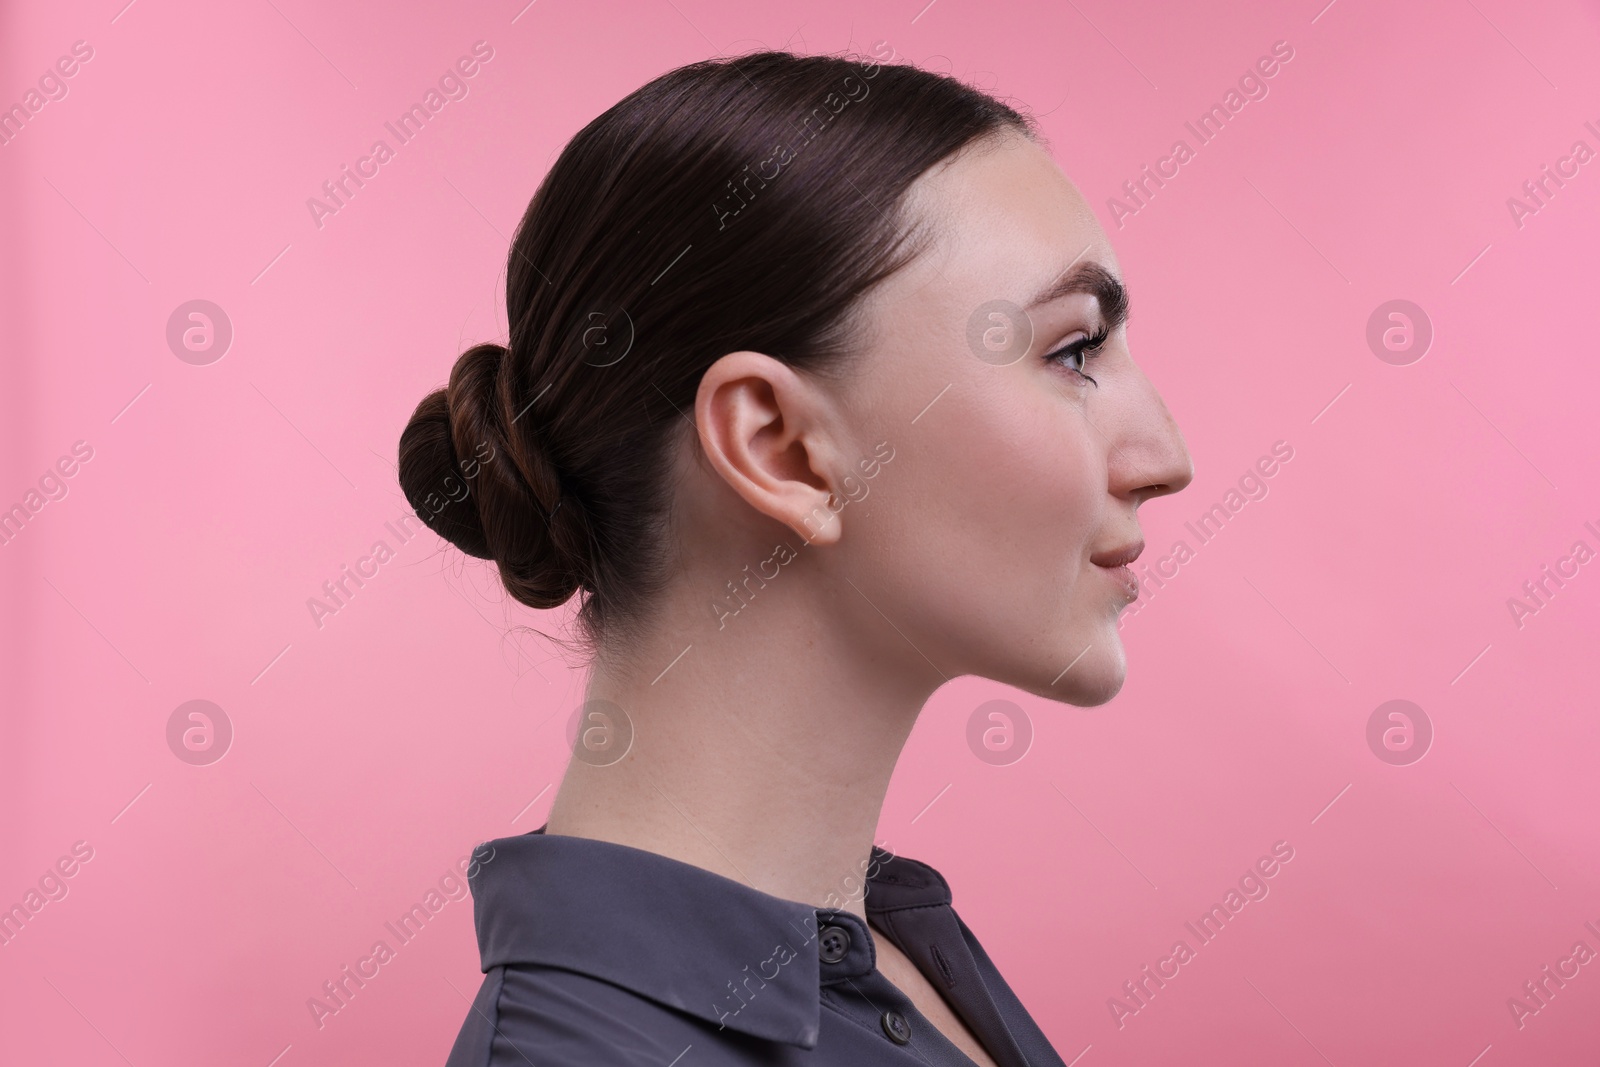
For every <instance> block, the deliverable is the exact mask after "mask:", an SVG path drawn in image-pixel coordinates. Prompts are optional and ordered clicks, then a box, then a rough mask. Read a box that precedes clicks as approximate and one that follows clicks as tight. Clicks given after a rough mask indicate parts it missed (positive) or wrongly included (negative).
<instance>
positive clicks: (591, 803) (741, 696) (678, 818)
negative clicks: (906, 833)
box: [546, 564, 944, 918]
mask: <svg viewBox="0 0 1600 1067" xmlns="http://www.w3.org/2000/svg"><path fill="white" fill-rule="evenodd" d="M790 566H795V565H794V564H790ZM784 578H787V579H789V581H788V582H787V583H786V582H785V581H784ZM810 588H815V587H814V586H813V585H811V584H810V583H807V582H803V581H802V580H801V576H800V575H792V576H791V575H787V574H786V575H784V576H783V578H780V579H779V580H777V581H776V582H773V583H771V586H770V587H769V588H767V589H764V590H763V591H762V593H761V596H760V598H759V599H756V600H752V601H751V602H750V603H748V604H746V605H745V606H744V607H743V608H742V609H741V610H740V612H739V613H738V616H737V617H735V618H726V619H723V620H722V622H723V625H722V627H721V628H720V629H719V628H718V626H717V623H716V621H715V620H714V618H713V616H712V613H711V612H709V611H708V610H707V608H706V607H705V604H704V598H703V597H698V598H693V600H694V603H680V604H678V605H677V607H676V609H674V610H669V611H667V612H665V613H664V615H665V616H666V617H667V618H669V619H670V620H672V624H670V625H663V626H661V627H659V628H658V630H657V631H656V632H655V633H654V634H653V635H651V636H647V637H646V638H645V639H643V640H642V641H640V642H639V643H638V644H637V645H636V647H635V648H634V649H633V650H631V652H630V654H629V656H628V660H627V662H626V663H621V662H617V661H615V660H614V659H613V660H608V659H607V657H606V656H605V654H604V653H602V655H601V657H600V658H599V659H598V660H597V662H596V664H595V667H594V670H593V672H592V674H591V676H590V681H589V686H588V693H587V697H588V698H589V699H591V700H593V699H596V698H600V699H604V700H607V701H610V702H611V703H613V704H615V705H617V706H618V707H620V708H621V709H623V711H624V712H625V714H626V716H627V720H628V724H629V725H630V726H631V728H632V734H633V738H632V743H631V746H630V748H629V749H628V751H627V754H626V755H625V756H623V757H622V758H621V759H619V760H617V761H616V762H613V763H609V765H605V766H598V765H595V764H596V763H597V762H599V761H592V760H586V759H584V758H582V754H581V750H580V755H579V756H575V757H574V758H573V759H572V760H571V762H570V763H569V764H568V767H567V772H566V776H565V777H564V778H563V780H562V783H561V788H560V789H559V790H558V791H557V794H556V798H555V801H554V803H553V805H552V807H551V811H550V816H549V819H548V821H547V824H546V832H547V833H552V834H565V835H572V836H577V837H589V838H596V839H600V840H604V841H611V842H614V843H617V844H623V845H630V846H632V847H634V848H640V849H645V850H647V851H650V852H655V853H658V854H661V855H665V856H669V857H671V858H673V859H677V860H680V861H682V862H685V863H691V864H694V865H695V866H698V867H702V868H705V869H707V870H710V871H714V872H716V873H718V874H721V875H724V876H725V877H728V878H732V879H734V880H736V881H739V882H742V883H744V884H746V885H749V886H752V887H753V888H755V889H758V890H760V891H762V892H765V893H769V894H771V895H773V896H777V897H782V898H784V899H787V900H796V901H801V902H804V903H807V904H811V905H812V906H814V907H835V908H840V909H842V910H848V911H853V912H855V913H856V914H857V915H860V916H862V917H863V918H865V912H864V909H863V908H862V904H861V894H862V891H863V890H862V880H863V873H864V871H865V870H866V867H867V863H868V860H869V857H870V854H871V849H872V845H873V834H874V832H875V830H876V828H877V825H878V817H879V814H880V812H881V810H882V807H883V800H884V795H885V793H886V792H887V790H888V788H889V780H890V777H891V775H892V774H893V772H894V766H895V762H896V761H897V760H898V759H899V756H900V752H901V749H902V748H903V747H904V745H905V742H906V738H907V736H908V735H909V734H910V732H911V728H912V726H913V725H914V724H915V722H916V717H917V714H918V713H919V712H920V711H921V709H922V705H923V703H924V702H925V701H926V700H927V698H928V696H929V695H930V694H931V693H932V692H933V690H934V689H935V688H936V687H937V686H938V685H939V684H942V682H943V681H944V679H943V677H941V676H939V675H937V674H936V672H934V671H933V670H932V669H931V667H930V666H929V665H928V664H927V662H926V661H924V660H922V659H921V657H920V655H918V654H917V653H916V652H915V651H914V650H913V649H910V648H909V647H906V646H905V644H904V642H903V641H900V639H898V638H895V637H894V631H893V630H892V629H890V628H888V627H886V626H885V627H882V629H884V630H888V631H889V633H888V636H889V637H890V638H894V639H895V640H896V641H900V648H899V649H896V650H894V651H892V652H889V654H887V655H886V654H885V653H886V652H888V650H889V649H891V648H893V646H892V644H891V645H886V644H884V643H883V640H884V635H883V634H882V633H872V634H870V635H867V634H862V633H856V632H853V630H852V628H851V627H850V626H849V625H848V624H847V623H846V624H841V625H833V623H835V622H838V620H837V619H830V617H829V615H828V614H826V613H825V608H826V604H825V603H818V602H817V601H816V600H814V599H812V598H810V597H808V596H807V590H808V589H810ZM846 593H847V594H848V595H853V594H849V591H848V590H846ZM685 599H688V598H685ZM706 619H712V621H711V622H710V623H709V624H708V623H707V622H706V621H704V620H706ZM685 646H688V651H687V652H685V651H684V648H685ZM680 654H681V655H680ZM669 664H670V667H669V666H668V665H669ZM663 671H664V673H663Z"/></svg>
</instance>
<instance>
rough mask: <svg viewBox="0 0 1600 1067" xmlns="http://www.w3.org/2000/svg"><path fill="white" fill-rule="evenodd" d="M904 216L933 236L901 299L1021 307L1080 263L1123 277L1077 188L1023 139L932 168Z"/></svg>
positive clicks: (992, 142) (995, 143) (910, 196)
mask: <svg viewBox="0 0 1600 1067" xmlns="http://www.w3.org/2000/svg"><path fill="white" fill-rule="evenodd" d="M906 210H907V213H908V218H909V219H910V220H913V221H915V222H916V223H917V224H920V225H922V226H924V227H926V228H927V231H928V234H927V240H928V244H927V246H926V250H925V252H924V254H923V255H922V256H921V257H920V260H919V261H918V262H917V263H915V264H913V265H911V266H909V267H908V268H907V270H906V271H905V272H904V275H905V276H904V277H903V278H900V279H897V281H898V282H899V285H898V289H899V292H898V293H897V294H896V295H897V296H899V297H902V298H907V299H910V298H911V297H912V294H913V293H922V294H924V295H925V296H926V297H928V298H936V299H939V300H941V301H949V300H954V301H956V302H957V303H960V302H961V301H966V302H967V303H970V304H971V305H972V306H977V305H978V304H981V303H983V302H984V301H986V300H992V299H997V298H999V299H1006V300H1011V301H1013V302H1015V303H1016V304H1018V305H1024V304H1026V303H1027V302H1028V300H1029V299H1031V298H1032V297H1033V296H1034V295H1036V294H1037V293H1038V292H1040V291H1041V290H1043V289H1044V288H1046V287H1047V286H1049V284H1050V283H1051V282H1052V281H1054V280H1055V279H1056V278H1058V277H1059V276H1060V275H1061V274H1062V273H1063V272H1064V271H1066V270H1067V268H1068V267H1069V266H1071V265H1073V264H1075V263H1085V262H1093V263H1099V264H1100V265H1101V266H1103V267H1104V268H1105V269H1106V270H1107V271H1109V272H1110V273H1111V274H1112V275H1113V276H1114V277H1117V278H1120V277H1121V275H1122V271H1121V267H1120V266H1119V265H1118V263H1117V259H1116V255H1115V253H1114V252H1113V250H1112V248H1111V243H1110V241H1109V240H1108V239H1107V238H1106V235H1105V231H1104V230H1102V229H1101V227H1100V223H1099V221H1098V220H1097V219H1096V218H1095V216H1094V212H1093V210H1092V209H1091V208H1090V207H1089V205H1088V203H1087V202H1086V201H1085V200H1084V198H1083V196H1082V194H1081V193H1079V192H1078V189H1077V187H1076V186H1074V185H1073V184H1072V182H1071V181H1070V180H1069V179H1068V178H1067V176H1066V175H1065V174H1063V173H1062V172H1061V168H1060V167H1058V166H1057V165H1056V163H1055V161H1054V160H1052V159H1051V158H1050V155H1049V153H1047V152H1046V151H1045V150H1044V149H1043V148H1042V147H1040V146H1039V145H1037V144H1035V143H1034V142H1033V141H1031V140H1030V139H1028V138H1027V137H1025V136H1023V135H1022V134H1020V133H1014V132H1007V133H1006V134H1004V135H1003V136H1001V137H998V138H990V139H986V140H985V141H983V142H979V143H975V144H973V145H971V146H969V147H968V148H967V149H965V150H963V151H962V152H960V153H958V154H957V155H956V156H954V157H951V158H950V159H947V160H945V161H942V162H941V163H940V164H938V165H937V166H935V167H933V168H931V169H930V170H929V171H928V172H927V173H926V174H924V175H922V176H921V177H920V178H918V179H917V181H916V182H914V183H913V184H912V186H911V189H910V190H908V192H907V195H906ZM951 310H952V311H957V312H958V311H959V308H952V309H951Z"/></svg>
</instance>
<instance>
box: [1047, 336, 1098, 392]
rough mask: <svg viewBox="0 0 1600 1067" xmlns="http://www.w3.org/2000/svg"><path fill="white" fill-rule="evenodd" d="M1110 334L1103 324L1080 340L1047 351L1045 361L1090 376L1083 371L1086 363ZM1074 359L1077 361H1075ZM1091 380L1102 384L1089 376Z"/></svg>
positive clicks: (1096, 383) (1086, 376)
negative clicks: (1052, 350)
mask: <svg viewBox="0 0 1600 1067" xmlns="http://www.w3.org/2000/svg"><path fill="white" fill-rule="evenodd" d="M1109 336H1110V331H1108V330H1107V329H1106V328H1105V326H1104V325H1102V326H1101V327H1100V328H1099V329H1098V330H1096V331H1095V332H1094V333H1092V334H1090V335H1089V336H1088V337H1080V338H1079V339H1078V340H1076V341H1074V342H1072V343H1071V344H1069V345H1066V346H1065V347H1063V348H1058V349H1056V350H1055V351H1054V352H1050V353H1047V354H1046V355H1045V356H1044V361H1045V362H1046V363H1056V364H1060V365H1062V366H1065V367H1067V368H1069V369H1070V370H1073V371H1076V372H1077V373H1078V374H1082V375H1083V376H1084V377H1085V378H1089V375H1087V374H1084V373H1083V368H1084V365H1085V364H1086V363H1088V361H1089V360H1090V359H1093V358H1094V356H1095V355H1096V354H1097V353H1098V352H1099V350H1100V346H1101V345H1103V344H1105V342H1106V338H1107V337H1109ZM1074 360H1076V361H1077V362H1076V363H1074V362H1073V361H1074ZM1089 380H1090V381H1091V382H1094V384H1095V385H1099V384H1100V383H1099V382H1095V380H1094V379H1093V378H1089Z"/></svg>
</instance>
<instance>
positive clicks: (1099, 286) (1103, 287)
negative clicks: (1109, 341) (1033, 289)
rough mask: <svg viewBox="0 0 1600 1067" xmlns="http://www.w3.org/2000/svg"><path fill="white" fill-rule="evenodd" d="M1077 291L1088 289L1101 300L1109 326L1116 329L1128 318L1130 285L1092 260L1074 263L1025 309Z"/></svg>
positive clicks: (1034, 307)
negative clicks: (1127, 285)
mask: <svg viewBox="0 0 1600 1067" xmlns="http://www.w3.org/2000/svg"><path fill="white" fill-rule="evenodd" d="M1077 293H1088V294H1089V295H1090V296H1093V297H1094V298H1095V299H1096V300H1097V301H1099V302H1100V314H1101V315H1102V316H1104V318H1105V320H1106V329H1107V330H1114V329H1116V328H1117V327H1118V326H1121V325H1122V324H1123V323H1124V322H1126V321H1128V289H1127V287H1126V286H1125V285H1123V284H1122V282H1121V281H1120V280H1119V279H1118V278H1117V276H1116V275H1114V274H1112V273H1111V272H1110V271H1109V270H1107V269H1106V268H1105V267H1103V266H1101V265H1100V264H1099V263H1096V262H1094V261H1093V260H1085V261H1084V262H1082V263H1077V264H1074V265H1073V266H1071V267H1069V268H1068V269H1067V270H1066V271H1065V272H1064V273H1062V274H1061V275H1060V276H1059V277H1057V278H1056V280H1055V281H1053V282H1051V283H1050V284H1049V285H1048V286H1046V287H1045V288H1044V289H1043V290H1042V291H1041V292H1040V293H1039V294H1038V295H1037V296H1035V297H1034V298H1033V299H1032V300H1030V301H1029V302H1028V304H1027V306H1026V307H1024V308H1023V311H1025V312H1031V311H1034V310H1035V309H1037V308H1039V307H1041V306H1043V305H1045V304H1048V303H1050V302H1051V301H1054V300H1060V299H1061V298H1062V297H1066V296H1072V295H1074V294H1077Z"/></svg>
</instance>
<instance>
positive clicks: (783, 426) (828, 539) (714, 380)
mask: <svg viewBox="0 0 1600 1067" xmlns="http://www.w3.org/2000/svg"><path fill="white" fill-rule="evenodd" d="M831 414H832V404H831V401H830V400H829V398H828V397H827V396H826V394H824V393H823V392H822V391H821V390H820V389H819V388H818V387H817V385H816V384H815V383H814V382H812V381H811V380H810V379H808V378H806V377H804V376H803V375H801V374H800V373H799V372H797V371H796V370H795V369H794V368H792V367H790V366H789V365H788V364H786V363H783V362H782V361H780V360H776V359H773V358H772V357H771V356H768V355H764V354H762V353H760V352H744V351H741V352H730V353H728V354H727V355H725V356H723V357H722V358H721V359H719V360H717V361H716V362H715V363H713V364H712V365H711V366H710V367H709V368H707V370H706V372H705V374H704V376H702V377H701V379H700V388H699V391H698V392H696V394H695V399H694V419H695V425H696V426H697V427H698V428H699V431H700V446H701V448H702V450H703V451H704V452H705V455H706V458H707V459H708V460H709V461H710V463H711V465H712V467H713V468H715V469H716V471H717V473H718V474H720V475H722V477H723V479H724V480H725V481H726V482H727V483H728V484H729V485H730V486H732V487H733V490H734V492H736V493H738V494H739V495H740V496H741V497H743V498H744V500H745V502H746V503H748V504H749V505H750V506H751V507H753V508H755V509H756V510H757V511H759V512H761V513H762V514H763V515H767V516H769V517H771V518H773V519H776V520H777V521H779V522H781V523H783V524H784V525H785V526H788V527H789V528H790V529H792V530H794V531H795V532H796V533H797V534H799V535H800V536H801V537H802V538H804V539H805V541H806V542H807V543H809V544H832V543H834V542H835V541H837V540H838V539H839V536H840V520H839V517H838V512H837V510H836V509H834V508H830V507H829V506H828V504H829V502H830V501H832V500H834V499H835V498H836V495H835V493H834V491H833V477H832V476H831V475H830V474H829V471H830V470H833V469H837V466H838V464H837V463H836V459H837V456H836V454H835V453H836V452H837V449H836V448H835V444H834V440H833V438H832V436H831V435H830V434H829V432H828V430H829V426H830V425H831V424H832V420H831V419H830V418H829V416H830V415H831ZM838 498H839V499H842V494H840V495H839V497H838Z"/></svg>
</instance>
